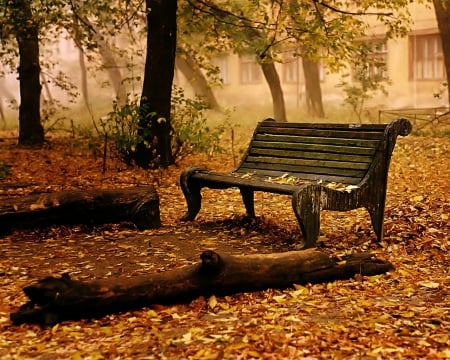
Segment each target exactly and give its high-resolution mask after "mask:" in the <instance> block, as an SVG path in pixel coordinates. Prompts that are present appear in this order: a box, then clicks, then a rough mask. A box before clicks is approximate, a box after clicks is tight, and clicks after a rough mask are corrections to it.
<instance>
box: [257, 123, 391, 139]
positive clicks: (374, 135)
mask: <svg viewBox="0 0 450 360" xmlns="http://www.w3.org/2000/svg"><path fill="white" fill-rule="evenodd" d="M259 132H260V133H267V134H276V135H291V136H292V135H296V136H311V135H313V136H317V137H324V138H329V137H337V138H350V139H367V140H379V139H381V138H382V137H383V132H381V131H368V132H366V131H364V132H363V131H354V130H332V129H329V130H328V129H323V130H317V129H296V128H287V127H277V128H266V127H264V126H261V128H260V129H259Z"/></svg>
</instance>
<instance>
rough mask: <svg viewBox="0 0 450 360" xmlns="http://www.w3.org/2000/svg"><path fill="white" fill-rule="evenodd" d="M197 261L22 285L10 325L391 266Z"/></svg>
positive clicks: (358, 260)
mask: <svg viewBox="0 0 450 360" xmlns="http://www.w3.org/2000/svg"><path fill="white" fill-rule="evenodd" d="M200 258H201V261H200V262H199V263H197V264H194V265H188V266H185V267H181V268H178V269H173V270H169V271H166V272H162V273H152V274H148V275H145V276H135V277H131V278H110V279H103V280H98V281H91V282H83V281H77V280H72V279H71V278H70V276H69V275H68V274H65V275H63V276H62V277H61V278H54V277H48V278H45V279H42V280H39V281H38V282H37V283H35V284H32V285H30V286H27V287H25V288H24V292H25V294H26V295H27V297H28V298H29V299H30V301H29V302H28V303H27V304H25V305H24V306H22V307H21V308H20V309H19V311H17V312H16V313H13V314H11V319H12V321H13V323H14V324H22V323H38V324H41V325H42V326H44V327H46V326H52V325H54V324H55V323H57V322H59V321H61V320H65V319H71V320H75V319H82V318H95V317H101V316H103V315H106V314H111V313H117V312H120V311H128V310H133V309H138V308H142V307H144V306H150V305H152V304H173V303H183V302H188V301H190V300H192V299H195V298H196V297H199V296H210V295H213V294H214V295H231V294H235V293H239V292H250V291H257V290H263V289H268V288H280V289H283V288H287V287H290V286H292V285H293V284H304V283H318V282H327V281H333V280H336V279H347V278H350V277H352V276H354V275H356V274H361V275H375V274H381V273H384V272H386V271H389V270H391V269H392V268H393V266H392V264H390V263H389V262H386V261H382V260H378V259H375V258H373V256H372V255H371V254H357V255H354V256H350V257H348V258H346V259H344V260H343V259H340V260H339V261H337V260H335V259H332V258H330V257H328V256H327V255H326V254H324V253H322V252H319V251H317V250H315V249H308V250H303V251H292V252H286V253H277V254H267V255H246V256H232V255H226V254H218V253H216V252H214V251H210V250H207V251H204V252H203V253H202V254H201V256H200Z"/></svg>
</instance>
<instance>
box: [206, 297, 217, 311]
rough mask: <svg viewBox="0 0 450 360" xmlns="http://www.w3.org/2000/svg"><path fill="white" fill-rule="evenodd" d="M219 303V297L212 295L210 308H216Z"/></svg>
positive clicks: (209, 301)
mask: <svg viewBox="0 0 450 360" xmlns="http://www.w3.org/2000/svg"><path fill="white" fill-rule="evenodd" d="M216 305H217V299H216V297H215V296H214V295H212V296H211V297H210V298H209V299H208V306H209V307H210V309H212V310H213V309H214V308H215V307H216Z"/></svg>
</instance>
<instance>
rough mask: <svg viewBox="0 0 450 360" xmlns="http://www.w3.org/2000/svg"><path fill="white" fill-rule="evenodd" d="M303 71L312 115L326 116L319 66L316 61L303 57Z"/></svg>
mask: <svg viewBox="0 0 450 360" xmlns="http://www.w3.org/2000/svg"><path fill="white" fill-rule="evenodd" d="M302 65H303V73H304V75H305V96H306V106H307V108H308V112H309V113H310V114H311V115H314V116H317V117H319V118H323V117H325V111H324V110H323V103H322V90H321V89H320V76H319V67H318V65H317V63H316V62H315V61H312V60H310V59H308V58H306V57H302Z"/></svg>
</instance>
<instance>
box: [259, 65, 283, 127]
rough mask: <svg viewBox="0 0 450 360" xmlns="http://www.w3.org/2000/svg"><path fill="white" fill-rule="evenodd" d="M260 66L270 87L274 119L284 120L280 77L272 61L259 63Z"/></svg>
mask: <svg viewBox="0 0 450 360" xmlns="http://www.w3.org/2000/svg"><path fill="white" fill-rule="evenodd" d="M261 68H262V71H263V74H264V77H265V78H266V81H267V84H268V85H269V88H270V94H271V95H272V104H273V116H274V118H275V120H277V121H280V122H286V121H287V118H286V107H285V105H284V96H283V89H282V87H281V82H280V77H279V76H278V72H277V69H276V67H275V64H274V63H273V61H270V62H263V63H261Z"/></svg>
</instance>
